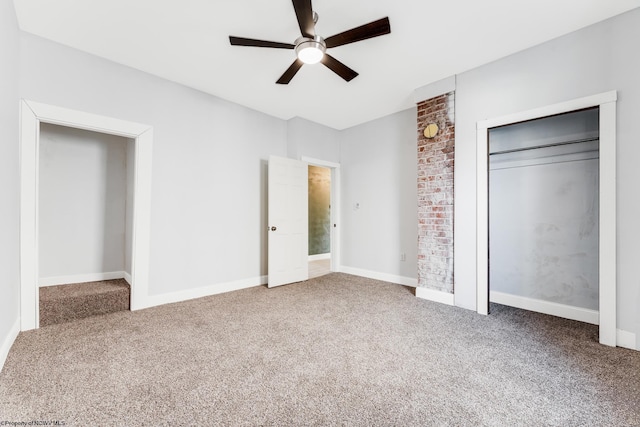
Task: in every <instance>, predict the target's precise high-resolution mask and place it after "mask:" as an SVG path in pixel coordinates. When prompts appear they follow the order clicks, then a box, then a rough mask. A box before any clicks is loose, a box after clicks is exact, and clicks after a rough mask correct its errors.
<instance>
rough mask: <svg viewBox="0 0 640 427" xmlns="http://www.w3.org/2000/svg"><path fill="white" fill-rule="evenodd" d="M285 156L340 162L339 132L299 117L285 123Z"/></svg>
mask: <svg viewBox="0 0 640 427" xmlns="http://www.w3.org/2000/svg"><path fill="white" fill-rule="evenodd" d="M287 156H288V157H290V158H292V159H298V160H300V158H301V157H303V156H306V157H311V158H312V159H317V160H324V161H327V162H332V163H339V162H340V132H339V131H337V130H335V129H331V128H329V127H326V126H324V125H321V124H318V123H314V122H310V121H309V120H305V119H302V118H300V117H294V118H293V119H291V120H289V121H287Z"/></svg>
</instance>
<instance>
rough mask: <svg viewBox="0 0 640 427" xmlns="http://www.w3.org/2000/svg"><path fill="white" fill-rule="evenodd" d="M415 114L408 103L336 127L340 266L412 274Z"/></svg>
mask: <svg viewBox="0 0 640 427" xmlns="http://www.w3.org/2000/svg"><path fill="white" fill-rule="evenodd" d="M416 114H417V112H416V109H415V108H411V109H408V110H405V111H402V112H399V113H396V114H393V115H390V116H387V117H383V118H381V119H378V120H374V121H371V122H369V123H365V124H362V125H359V126H356V127H353V128H350V129H346V130H344V131H342V133H341V136H340V137H341V152H342V154H341V163H342V225H343V226H342V236H341V238H342V244H341V248H342V257H341V260H342V265H344V266H347V267H352V268H358V269H363V270H369V271H373V272H378V273H386V274H390V275H396V276H402V277H407V278H411V279H416V278H417V271H418V270H417V269H418V266H417V258H418V255H417V246H418V245H417V232H418V231H417V229H418V210H417V199H418V195H417V191H418V190H417V188H418V183H417V179H418V178H417V158H418V156H417V151H418V149H417V145H416V126H417V125H416V120H417V119H416ZM357 203H359V206H360V207H359V208H356V204H357ZM403 252H404V253H406V261H400V254H401V253H403Z"/></svg>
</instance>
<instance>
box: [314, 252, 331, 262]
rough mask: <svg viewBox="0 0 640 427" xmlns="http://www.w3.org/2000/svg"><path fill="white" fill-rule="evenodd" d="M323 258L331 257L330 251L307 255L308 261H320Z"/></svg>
mask: <svg viewBox="0 0 640 427" xmlns="http://www.w3.org/2000/svg"><path fill="white" fill-rule="evenodd" d="M323 259H331V253H327V254H316V255H309V262H311V261H321V260H323Z"/></svg>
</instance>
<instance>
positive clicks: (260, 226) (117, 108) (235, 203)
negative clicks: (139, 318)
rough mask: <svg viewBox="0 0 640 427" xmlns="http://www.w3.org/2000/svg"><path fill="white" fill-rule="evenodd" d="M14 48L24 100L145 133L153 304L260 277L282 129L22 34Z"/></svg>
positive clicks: (279, 123)
mask: <svg viewBox="0 0 640 427" xmlns="http://www.w3.org/2000/svg"><path fill="white" fill-rule="evenodd" d="M20 43H21V44H20V46H21V51H20V65H21V76H20V91H21V95H22V97H24V98H26V99H31V100H34V101H38V102H43V103H47V104H53V105H58V106H61V107H66V108H72V109H76V110H81V111H86V112H90V113H94V114H101V115H105V116H109V117H114V118H119V119H123V120H128V121H133V122H137V123H144V124H146V125H150V126H152V127H153V132H154V141H153V144H154V145H153V159H152V162H153V164H152V184H151V185H152V190H151V212H152V213H151V224H150V233H151V242H150V244H151V249H150V265H149V270H150V271H149V275H150V276H149V293H150V294H151V295H158V294H165V293H172V292H181V291H185V290H190V289H195V288H200V287H204V286H210V285H216V284H219V283H227V282H230V281H237V280H245V279H247V280H259V279H260V277H261V276H262V275H265V274H266V272H267V263H266V254H267V236H266V228H267V224H266V196H267V191H266V188H267V186H266V178H267V159H268V156H269V155H270V154H274V155H279V156H285V155H286V150H287V143H286V132H287V126H286V122H284V121H282V120H279V119H276V118H273V117H270V116H267V115H265V114H262V113H258V112H256V111H253V110H250V109H248V108H245V107H242V106H240V105H237V104H233V103H230V102H227V101H224V100H222V99H219V98H216V97H213V96H210V95H206V94H204V93H202V92H198V91H196V90H193V89H189V88H186V87H184V86H181V85H179V84H175V83H171V82H168V81H166V80H163V79H160V78H157V77H154V76H151V75H149V74H146V73H143V72H140V71H137V70H134V69H131V68H128V67H124V66H121V65H119V64H115V63H113V62H110V61H107V60H104V59H101V58H98V57H95V56H92V55H88V54H86V53H83V52H80V51H78V50H75V49H71V48H67V47H65V46H62V45H59V44H56V43H53V42H50V41H47V40H44V39H42V38H39V37H36V36H33V35H30V34H27V33H21V34H20ZM51 64H56V66H55V67H53V66H51Z"/></svg>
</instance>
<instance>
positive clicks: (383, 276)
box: [338, 265, 418, 287]
mask: <svg viewBox="0 0 640 427" xmlns="http://www.w3.org/2000/svg"><path fill="white" fill-rule="evenodd" d="M338 271H340V272H341V273H346V274H352V275H354V276H360V277H366V278H367V279H374V280H380V281H383V282H390V283H396V284H398V285H404V286H412V287H415V286H417V285H418V279H414V278H413V277H405V276H397V275H395V274H387V273H380V272H378V271H371V270H364V269H361V268H354V267H345V266H344V265H343V266H340V269H339V270H338Z"/></svg>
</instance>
